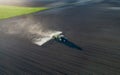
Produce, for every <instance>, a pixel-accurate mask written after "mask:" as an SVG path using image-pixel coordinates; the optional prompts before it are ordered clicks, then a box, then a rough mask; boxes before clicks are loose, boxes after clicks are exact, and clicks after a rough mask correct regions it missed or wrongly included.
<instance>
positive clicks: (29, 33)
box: [0, 18, 56, 41]
mask: <svg viewBox="0 0 120 75" xmlns="http://www.w3.org/2000/svg"><path fill="white" fill-rule="evenodd" d="M6 22H7V21H6ZM6 22H4V23H3V25H0V32H3V33H4V34H7V35H13V36H19V37H24V38H27V39H29V40H31V41H32V40H33V39H38V38H39V39H40V38H41V39H42V38H44V37H48V36H50V34H52V33H54V32H56V31H55V30H52V29H49V28H47V27H44V26H43V25H42V24H41V23H40V22H35V21H34V19H32V18H26V19H19V20H12V21H10V22H9V23H6Z"/></svg>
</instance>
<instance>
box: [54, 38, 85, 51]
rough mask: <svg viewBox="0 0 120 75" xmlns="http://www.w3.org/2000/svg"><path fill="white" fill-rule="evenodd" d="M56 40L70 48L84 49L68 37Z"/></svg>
mask: <svg viewBox="0 0 120 75" xmlns="http://www.w3.org/2000/svg"><path fill="white" fill-rule="evenodd" d="M55 41H57V42H59V43H61V44H64V45H66V46H68V47H70V48H74V49H77V50H83V49H82V48H81V47H80V46H78V45H76V44H75V43H73V42H71V41H70V40H68V39H66V38H62V40H58V39H55Z"/></svg>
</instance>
